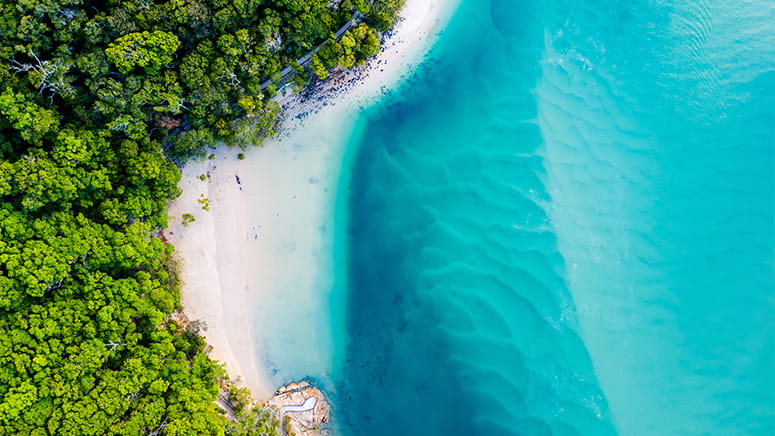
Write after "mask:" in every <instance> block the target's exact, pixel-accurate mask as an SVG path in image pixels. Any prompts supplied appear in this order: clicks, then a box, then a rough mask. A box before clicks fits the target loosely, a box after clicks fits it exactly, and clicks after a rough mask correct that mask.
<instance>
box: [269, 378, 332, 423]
mask: <svg viewBox="0 0 775 436" xmlns="http://www.w3.org/2000/svg"><path fill="white" fill-rule="evenodd" d="M269 405H270V406H272V407H273V408H275V409H276V410H277V412H278V415H279V417H280V420H281V421H282V422H283V429H284V430H285V429H286V428H288V429H289V430H290V431H291V432H293V433H292V434H293V435H295V436H318V435H328V434H329V432H328V431H327V430H326V429H323V428H321V426H322V425H324V424H326V423H327V422H328V420H329V417H330V414H331V406H330V405H329V403H328V400H326V397H325V395H323V392H322V391H321V390H320V389H318V388H317V387H315V386H314V385H312V384H311V383H309V382H307V381H301V382H299V383H291V384H288V385H286V386H283V387H281V388H280V389H278V390H277V393H276V394H275V396H274V397H272V399H271V400H269Z"/></svg>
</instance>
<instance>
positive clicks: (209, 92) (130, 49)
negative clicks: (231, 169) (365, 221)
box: [0, 0, 400, 436]
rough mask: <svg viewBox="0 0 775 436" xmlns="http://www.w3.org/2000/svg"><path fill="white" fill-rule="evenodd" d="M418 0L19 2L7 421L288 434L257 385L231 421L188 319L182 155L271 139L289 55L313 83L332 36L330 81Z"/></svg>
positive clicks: (3, 100) (13, 20)
mask: <svg viewBox="0 0 775 436" xmlns="http://www.w3.org/2000/svg"><path fill="white" fill-rule="evenodd" d="M399 7H400V1H399V0H373V1H368V0H342V1H340V2H336V1H334V2H330V1H328V0H170V1H152V0H130V1H115V0H113V1H105V2H97V1H86V0H68V1H61V0H16V1H9V0H1V1H0V64H2V65H3V66H4V67H3V68H0V435H1V434H9V435H17V434H19V435H22V434H23V435H33V436H36V435H61V434H77V435H104V434H120V435H135V434H138V435H139V434H151V433H152V432H156V434H166V435H200V434H201V435H206V434H224V433H227V434H257V433H258V432H263V433H266V434H276V433H277V432H278V429H277V427H276V425H275V424H273V423H272V422H271V419H270V418H269V417H268V415H266V414H265V413H262V412H261V411H257V410H253V411H250V410H245V409H246V407H244V405H245V404H246V401H245V400H244V394H241V396H237V397H239V398H242V400H239V399H238V400H236V404H237V405H238V410H237V412H238V413H237V415H238V417H239V418H241V419H240V420H239V422H237V423H229V422H227V420H226V419H225V418H224V417H223V415H222V414H221V413H220V412H219V409H218V408H217V407H216V406H215V405H214V403H213V401H214V400H215V399H216V397H217V395H218V392H219V386H218V380H219V379H221V378H223V377H225V374H223V371H222V369H221V367H220V366H218V365H217V364H216V363H214V362H213V361H211V360H210V359H209V358H208V357H207V356H206V355H205V354H204V352H203V345H204V343H203V340H202V339H201V337H200V336H199V335H198V331H196V329H192V328H187V327H186V326H185V325H183V324H182V323H180V322H178V321H177V318H176V317H174V316H172V317H171V316H170V314H171V313H173V312H175V311H177V310H178V309H179V308H180V295H179V284H178V282H177V275H176V266H175V262H174V261H173V257H172V256H173V248H172V247H171V246H170V245H169V244H166V243H165V242H163V241H162V240H161V239H159V238H158V237H156V236H154V235H155V233H154V232H155V230H158V229H160V228H163V227H165V226H166V225H167V215H166V204H167V202H168V201H169V199H170V198H173V197H175V196H176V195H177V194H178V191H177V182H178V179H179V177H180V176H179V171H178V169H177V167H176V166H175V165H174V164H173V161H174V162H183V161H185V160H186V159H189V158H191V157H193V156H200V155H202V153H203V152H204V150H205V147H206V146H207V145H210V144H212V143H213V142H214V141H215V140H216V139H218V140H223V141H225V142H226V143H227V144H232V145H234V144H236V145H240V146H245V145H247V144H256V143H260V140H261V139H262V138H263V137H266V136H270V135H272V134H273V133H274V130H275V129H276V127H277V111H278V108H277V105H276V104H275V103H274V102H272V100H271V97H272V96H273V95H274V93H275V89H276V86H277V85H281V84H282V83H281V82H283V81H285V80H288V78H287V77H282V75H281V70H282V68H284V67H285V66H294V67H295V68H294V70H295V71H299V72H301V74H298V75H297V76H296V77H294V79H293V80H295V81H296V82H303V81H304V80H305V78H306V75H307V71H306V70H305V69H302V68H300V67H299V66H298V65H294V64H295V62H296V61H295V60H296V59H298V58H300V57H302V56H303V55H305V54H306V53H308V52H310V50H312V49H313V48H315V47H318V46H321V48H320V50H319V52H318V53H317V54H316V55H315V56H313V57H312V60H311V62H310V65H309V69H310V71H311V72H312V73H313V74H315V75H317V76H319V77H325V76H327V74H328V70H329V69H331V68H336V67H341V68H347V67H351V66H353V65H357V64H359V63H362V62H363V61H364V60H365V59H366V58H367V57H369V56H371V55H373V54H375V53H376V52H377V51H378V49H379V39H378V35H377V32H378V31H381V30H385V29H387V28H388V27H390V26H391V25H392V24H393V21H394V20H395V17H396V11H397V9H398V8H399ZM356 11H359V13H358V14H357V16H358V17H360V16H361V14H363V15H362V16H363V17H364V20H363V23H359V24H356V25H355V26H353V27H352V28H351V29H350V30H349V31H348V32H346V33H345V34H344V35H342V37H341V38H339V39H337V38H336V37H335V32H336V31H337V29H339V28H340V27H341V26H342V25H343V24H344V23H346V22H348V21H349V20H350V19H351V18H352V17H353V16H356ZM267 79H269V80H270V81H271V82H272V83H271V84H270V85H269V86H266V87H263V88H262V86H261V84H262V82H264V81H266V80H267ZM237 397H235V398H237Z"/></svg>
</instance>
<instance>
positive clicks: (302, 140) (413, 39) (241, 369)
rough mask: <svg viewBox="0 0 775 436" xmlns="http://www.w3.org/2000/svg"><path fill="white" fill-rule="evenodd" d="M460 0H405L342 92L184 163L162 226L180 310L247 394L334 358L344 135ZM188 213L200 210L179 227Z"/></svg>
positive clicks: (319, 368) (319, 369)
mask: <svg viewBox="0 0 775 436" xmlns="http://www.w3.org/2000/svg"><path fill="white" fill-rule="evenodd" d="M456 6H457V0H407V2H406V6H405V8H404V11H403V13H402V15H403V16H404V17H406V18H405V19H404V21H402V22H401V23H400V24H399V26H398V27H397V29H396V32H395V34H394V36H393V37H392V38H391V39H390V40H389V41H388V42H387V44H386V45H387V47H386V48H385V49H384V50H383V51H382V53H380V55H378V56H377V57H376V59H374V60H372V61H371V62H370V64H369V65H370V67H369V71H368V75H364V76H363V77H362V78H361V79H360V80H359V81H358V83H357V84H355V85H354V86H352V87H351V88H350V89H349V90H348V91H347V92H345V93H343V94H340V95H338V96H337V97H336V98H335V99H329V100H328V105H327V106H325V107H323V108H322V109H321V110H320V111H318V112H316V113H314V114H312V115H310V116H308V117H306V118H305V119H304V120H303V121H299V120H295V119H294V120H289V121H288V122H287V123H286V126H285V127H284V130H283V132H282V134H281V136H280V138H279V139H274V140H270V141H267V142H266V143H265V144H264V146H263V147H261V148H254V149H250V150H248V151H247V152H245V155H246V158H245V159H244V160H239V159H238V158H237V154H238V153H239V152H240V150H238V149H235V148H228V147H220V148H218V149H217V151H215V158H214V159H212V160H206V161H204V162H201V163H191V164H189V165H187V166H186V167H185V168H184V169H183V174H182V179H181V182H180V188H181V189H182V191H183V194H182V195H181V197H180V198H178V199H176V200H175V201H173V202H172V203H171V204H170V209H169V214H170V216H171V217H172V218H171V220H170V227H169V230H168V232H167V235H168V239H169V240H170V242H171V243H173V244H174V245H175V246H176V248H177V252H178V255H179V256H180V257H181V259H182V260H183V270H182V274H183V281H184V286H183V290H182V300H183V306H184V310H185V313H186V314H187V316H188V317H189V318H190V319H192V320H193V319H199V320H203V321H205V323H206V324H207V331H205V332H204V335H205V337H206V339H207V342H208V343H209V344H210V345H212V347H213V350H212V352H211V356H212V357H213V358H215V359H216V360H219V361H221V362H223V363H225V365H226V369H227V370H228V372H229V375H230V376H231V377H232V378H233V379H235V378H239V379H241V381H242V383H244V384H245V385H246V386H247V387H248V388H249V389H250V390H251V391H252V392H253V394H254V396H255V397H257V398H267V397H268V396H270V395H271V394H272V393H273V392H274V391H275V389H276V388H277V387H279V384H280V383H282V382H287V381H290V380H283V379H284V378H291V377H296V378H300V377H304V376H307V375H314V376H319V375H320V374H321V373H326V371H327V370H326V368H329V369H330V367H331V366H332V365H333V361H334V359H333V356H332V353H333V351H332V347H333V346H332V339H331V338H332V334H333V333H332V327H331V322H330V319H329V307H328V306H329V305H330V304H336V302H332V301H331V300H332V297H331V295H330V290H331V288H332V285H333V284H332V273H331V262H332V256H333V247H332V243H331V237H332V236H333V222H332V217H333V208H334V203H335V197H336V188H337V183H338V181H339V171H340V166H341V161H342V158H343V154H344V146H345V143H346V141H347V138H348V137H349V135H350V131H351V128H352V124H353V122H354V120H355V115H356V114H357V112H358V111H359V108H360V107H363V106H365V105H367V104H368V103H369V102H370V101H372V100H373V99H375V98H376V97H378V96H379V95H380V93H381V90H382V89H385V88H391V87H394V86H396V84H397V83H399V82H400V80H401V78H402V77H404V76H406V75H407V74H409V73H410V72H411V71H412V69H413V68H414V67H415V66H416V65H417V64H418V63H419V62H420V61H421V60H422V58H423V56H424V54H425V53H427V51H428V50H429V48H430V47H431V46H432V44H433V43H434V42H435V36H436V35H437V33H438V32H439V31H440V30H441V29H442V28H443V26H444V25H446V23H447V22H448V20H449V18H450V17H451V15H452V13H453V12H454V10H455V8H456ZM291 113H292V110H291ZM202 174H204V175H205V177H206V178H207V180H205V181H202V180H200V178H199V176H200V175H202ZM201 198H207V199H208V200H209V204H210V210H209V211H206V210H203V209H202V207H201V206H202V205H201V204H200V203H199V202H198V200H199V199H201ZM184 213H190V214H192V215H194V217H195V219H196V221H195V222H192V223H190V224H189V225H188V226H183V225H182V219H181V217H182V215H183V214H184ZM298 356H304V358H303V359H299V358H298Z"/></svg>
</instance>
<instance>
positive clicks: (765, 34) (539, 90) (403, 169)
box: [333, 0, 775, 436]
mask: <svg viewBox="0 0 775 436" xmlns="http://www.w3.org/2000/svg"><path fill="white" fill-rule="evenodd" d="M773 29H775V3H771V2H765V1H746V0H741V1H734V2H732V1H725V0H711V1H704V0H698V1H692V2H690V1H667V0H649V1H646V0H630V1H610V0H586V1H582V0H542V1H531V0H527V1H516V0H489V1H488V0H463V1H462V4H461V6H460V7H459V9H458V11H457V13H456V15H455V17H454V18H453V20H452V22H451V23H450V25H449V26H448V27H447V28H446V29H445V30H444V32H443V34H442V35H441V37H440V40H439V42H438V43H437V44H436V46H435V47H434V49H433V51H432V53H431V54H430V55H429V57H428V58H427V59H426V61H425V62H424V63H423V64H422V66H421V67H420V68H418V70H417V71H416V72H415V74H414V75H413V77H412V78H410V79H409V80H407V81H406V82H405V83H404V84H403V85H402V86H401V87H400V88H399V89H397V90H395V91H394V92H392V93H390V94H387V95H386V96H385V98H384V99H383V100H382V101H381V102H379V103H378V104H377V105H375V106H374V107H372V108H370V109H368V110H367V111H366V112H365V113H364V114H363V116H362V117H361V119H360V120H359V122H358V123H357V128H356V129H355V131H354V132H353V135H352V138H351V142H350V144H349V145H348V157H347V160H346V162H345V165H344V172H345V174H344V175H343V181H342V188H341V189H340V191H339V192H340V193H341V195H340V198H339V200H338V201H339V207H338V212H337V213H338V216H337V217H336V218H337V222H339V223H340V228H339V229H338V231H337V240H336V244H337V246H338V247H339V254H338V255H337V262H338V265H337V270H338V271H340V277H339V278H338V280H339V281H341V282H342V283H344V292H345V295H346V308H345V311H344V318H345V320H346V321H345V325H346V331H345V334H344V335H343V336H342V337H340V338H338V341H339V343H338V346H339V347H340V348H341V351H340V353H339V355H340V360H341V362H342V363H341V368H338V370H337V373H336V374H335V375H334V382H335V389H333V391H335V398H334V403H335V416H336V419H337V422H336V424H337V427H338V428H339V429H340V431H341V432H342V434H343V435H346V436H351V435H364V436H381V435H391V436H394V435H399V436H414V435H418V436H420V435H428V436H435V435H617V434H619V435H658V436H659V435H773V434H775V415H774V413H775V405H774V404H775V342H774V336H775V335H774V334H773V330H774V329H775V301H773V300H774V295H775V260H774V253H775V231H774V230H773V229H774V228H775V51H774V50H775V31H774V30H773Z"/></svg>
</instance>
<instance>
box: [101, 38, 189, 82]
mask: <svg viewBox="0 0 775 436" xmlns="http://www.w3.org/2000/svg"><path fill="white" fill-rule="evenodd" d="M178 47H180V40H179V39H178V37H177V36H175V35H173V34H171V33H167V32H162V31H160V30H155V31H153V32H147V31H144V32H135V33H130V34H128V35H124V36H122V37H121V38H118V39H116V41H114V42H113V43H111V44H110V45H108V48H106V49H105V55H106V56H107V57H108V60H109V61H110V63H112V64H113V65H115V66H116V68H118V70H119V71H120V72H122V73H124V74H127V73H129V72H130V71H132V70H133V69H135V68H136V67H140V68H143V69H144V70H145V72H146V74H156V73H158V72H159V69H160V68H161V67H162V66H163V65H166V64H168V63H170V62H172V55H173V54H174V53H175V51H176V50H177V49H178Z"/></svg>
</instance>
